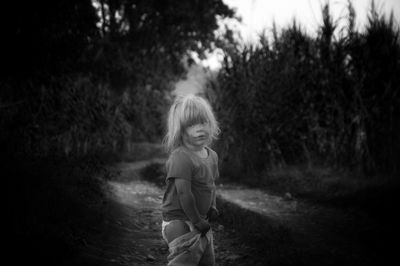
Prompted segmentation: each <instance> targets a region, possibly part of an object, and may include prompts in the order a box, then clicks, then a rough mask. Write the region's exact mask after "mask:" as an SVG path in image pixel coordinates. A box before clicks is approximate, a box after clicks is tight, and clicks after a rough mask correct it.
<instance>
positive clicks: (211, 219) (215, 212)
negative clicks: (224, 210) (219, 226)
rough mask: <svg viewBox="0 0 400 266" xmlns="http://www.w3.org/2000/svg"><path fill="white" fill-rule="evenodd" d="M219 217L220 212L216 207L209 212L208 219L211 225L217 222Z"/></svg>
mask: <svg viewBox="0 0 400 266" xmlns="http://www.w3.org/2000/svg"><path fill="white" fill-rule="evenodd" d="M218 216H219V211H218V210H217V209H216V208H214V207H211V208H210V209H209V210H208V212H207V219H208V221H209V222H211V223H212V222H216V221H217V219H218Z"/></svg>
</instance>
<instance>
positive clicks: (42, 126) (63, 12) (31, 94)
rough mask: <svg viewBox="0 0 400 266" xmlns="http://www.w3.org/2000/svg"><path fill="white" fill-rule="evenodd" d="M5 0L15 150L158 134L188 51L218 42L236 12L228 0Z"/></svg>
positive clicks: (4, 111)
mask: <svg viewBox="0 0 400 266" xmlns="http://www.w3.org/2000/svg"><path fill="white" fill-rule="evenodd" d="M3 7H4V10H7V11H8V12H9V14H10V15H12V16H11V17H7V16H3V17H2V18H1V19H2V21H3V20H4V23H3V25H5V30H6V33H7V36H8V39H7V40H6V42H5V44H6V48H5V49H4V50H3V51H2V55H3V57H2V58H3V59H4V60H2V63H4V64H5V65H6V66H7V67H6V68H3V69H6V71H4V72H3V73H2V74H1V79H0V87H1V92H0V108H1V109H0V110H1V113H0V124H1V126H2V129H4V130H3V131H2V133H1V135H0V143H1V144H2V146H3V147H4V150H3V151H6V152H8V153H22V154H26V153H27V154H31V155H35V156H47V155H51V154H65V155H68V156H81V155H83V154H86V153H93V152H106V151H109V150H114V151H120V150H129V149H130V142H131V141H158V140H159V139H160V138H161V135H162V133H163V132H162V131H163V124H162V121H164V115H165V111H166V108H167V104H168V93H169V91H171V90H172V87H173V83H174V81H175V80H177V79H179V78H180V77H181V76H182V75H183V72H184V67H183V66H182V63H181V59H182V57H183V55H185V54H186V53H188V51H190V50H194V51H198V52H199V53H202V52H204V51H205V50H206V49H209V48H210V47H211V46H213V45H214V39H215V36H214V33H213V31H214V30H215V29H216V27H217V16H221V17H225V16H233V11H232V10H230V9H229V8H228V7H227V6H226V5H225V4H223V2H222V1H221V0H208V1H195V0H193V1H183V2H182V1H156V0H152V1H141V0H99V1H91V0H84V1H77V0H73V1H64V0H62V1H45V0H41V1H35V2H32V1H22V2H18V3H14V2H10V1H8V2H7V3H6V4H5V5H4V6H3ZM195 14H196V15H195ZM194 15H195V16H194ZM10 22H12V23H10Z"/></svg>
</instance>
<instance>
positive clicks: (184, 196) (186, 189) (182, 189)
mask: <svg viewBox="0 0 400 266" xmlns="http://www.w3.org/2000/svg"><path fill="white" fill-rule="evenodd" d="M175 187H176V190H177V192H178V197H179V202H180V203H181V205H182V209H183V211H184V212H185V214H186V216H187V217H188V218H189V220H190V221H191V222H192V223H193V224H195V223H197V222H199V221H200V220H201V217H200V214H199V211H198V210H197V207H196V201H195V199H194V196H193V194H192V188H191V183H190V181H188V180H185V179H181V178H175Z"/></svg>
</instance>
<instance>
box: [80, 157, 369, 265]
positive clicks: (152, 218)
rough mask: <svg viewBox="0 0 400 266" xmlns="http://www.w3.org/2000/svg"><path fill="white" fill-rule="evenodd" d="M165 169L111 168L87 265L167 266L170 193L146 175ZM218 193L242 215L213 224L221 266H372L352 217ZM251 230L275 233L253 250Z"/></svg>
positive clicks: (225, 189)
mask: <svg viewBox="0 0 400 266" xmlns="http://www.w3.org/2000/svg"><path fill="white" fill-rule="evenodd" d="M164 162H165V158H157V157H154V158H149V159H147V160H143V161H136V162H121V163H117V164H114V165H112V166H110V170H112V171H114V172H116V173H118V174H117V175H115V177H113V178H111V179H110V180H108V181H107V185H106V190H107V193H106V195H107V199H106V204H105V207H104V209H103V213H104V216H105V219H104V222H101V223H100V224H98V225H95V226H93V228H92V231H91V232H88V237H87V238H86V239H84V240H83V241H84V245H83V250H82V251H83V252H82V253H83V254H84V257H83V258H82V259H81V260H83V261H85V260H87V261H88V262H90V263H88V264H87V265H138V266H140V265H166V264H167V260H166V258H167V255H168V248H167V245H166V244H165V242H164V241H163V239H162V236H161V232H160V229H161V211H160V205H161V201H162V195H163V189H162V188H161V187H160V186H158V185H157V184H155V183H154V182H149V181H146V180H148V179H146V178H145V177H144V176H141V175H142V174H143V173H142V170H143V169H145V168H146V167H148V166H151V165H163V163H164ZM160 178H162V177H160ZM217 191H218V197H219V199H220V200H222V201H225V202H228V203H229V204H232V206H237V207H238V208H239V209H235V210H234V211H233V213H231V214H229V215H231V216H233V217H234V218H233V224H232V223H230V224H229V223H226V221H227V219H226V217H225V220H224V219H222V220H223V221H220V222H221V223H223V224H224V225H222V224H214V225H213V230H214V237H215V251H216V262H217V265H221V266H222V265H238V266H240V265H266V263H267V264H268V265H283V264H284V265H320V264H321V263H322V264H324V265H338V264H340V265H371V264H368V262H367V260H368V256H366V255H367V254H366V251H365V250H364V249H363V247H361V246H360V245H359V243H358V242H357V241H358V239H357V232H359V231H360V229H359V228H358V229H357V230H356V226H357V224H354V223H353V220H352V219H353V218H354V217H353V216H352V214H351V213H347V212H345V211H343V210H338V209H334V208H327V207H326V206H320V205H317V204H310V203H307V202H304V201H301V200H298V199H295V198H293V197H291V196H290V195H286V196H277V195H272V194H269V193H267V192H265V191H263V190H260V189H254V188H248V187H242V186H238V185H227V184H220V185H219V186H218V189H217ZM234 208H236V207H234ZM253 214H257V215H259V216H257V215H255V216H253ZM253 217H254V219H253ZM258 217H264V218H267V220H263V219H259V218H258ZM240 219H245V220H246V219H247V220H246V221H245V222H244V224H243V222H242V223H241V224H240V223H237V222H236V221H240ZM235 223H237V224H235ZM246 223H247V224H246ZM251 224H256V225H257V226H259V228H264V227H265V228H269V227H270V225H274V227H272V229H268V230H270V231H266V232H260V239H261V242H260V241H259V240H260V239H258V240H257V237H255V239H254V243H253V241H252V240H251V239H250V241H248V239H247V241H244V238H243V234H241V231H243V230H245V229H246V230H247V229H249V228H247V227H250V226H251ZM275 230H276V231H277V232H278V233H277V234H275V233H276V232H274V231H275ZM281 232H283V234H281V235H280V233H281ZM269 233H271V235H268V234H269ZM282 263H283V264H282Z"/></svg>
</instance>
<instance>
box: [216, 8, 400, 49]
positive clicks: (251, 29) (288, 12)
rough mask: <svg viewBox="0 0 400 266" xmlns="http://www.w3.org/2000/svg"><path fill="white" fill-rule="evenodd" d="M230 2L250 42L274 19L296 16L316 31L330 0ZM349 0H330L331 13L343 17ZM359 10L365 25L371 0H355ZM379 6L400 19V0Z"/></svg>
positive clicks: (284, 21) (360, 21)
mask: <svg viewBox="0 0 400 266" xmlns="http://www.w3.org/2000/svg"><path fill="white" fill-rule="evenodd" d="M223 1H224V2H225V3H226V4H227V5H228V6H230V7H233V8H235V9H236V12H237V14H238V15H239V16H241V17H242V25H237V28H238V29H239V30H240V32H241V34H242V36H243V38H244V39H245V41H246V42H254V41H256V40H257V38H258V37H257V34H258V33H260V32H261V31H262V30H263V29H266V30H267V33H268V31H270V29H271V28H272V23H273V21H275V23H276V25H277V26H278V28H279V27H283V26H285V25H287V24H289V23H291V22H292V21H293V18H296V20H297V21H298V22H299V23H300V25H302V27H303V28H304V29H305V30H306V31H307V32H308V33H310V34H313V33H316V31H317V28H318V25H320V22H321V20H322V19H321V6H322V5H323V4H324V3H326V0H223ZM347 1H348V0H329V3H330V7H331V14H332V15H333V18H334V19H338V20H339V22H340V21H345V20H343V19H342V20H341V19H340V18H341V17H345V16H346V15H347ZM351 2H352V3H353V5H354V8H355V11H356V22H357V26H358V27H360V28H362V27H363V25H365V21H366V18H367V14H368V10H369V8H370V6H371V0H351ZM375 5H376V7H377V8H378V10H382V12H383V13H384V14H389V13H390V10H393V11H394V17H395V18H396V19H397V21H398V22H399V21H400V20H399V19H400V0H375Z"/></svg>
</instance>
